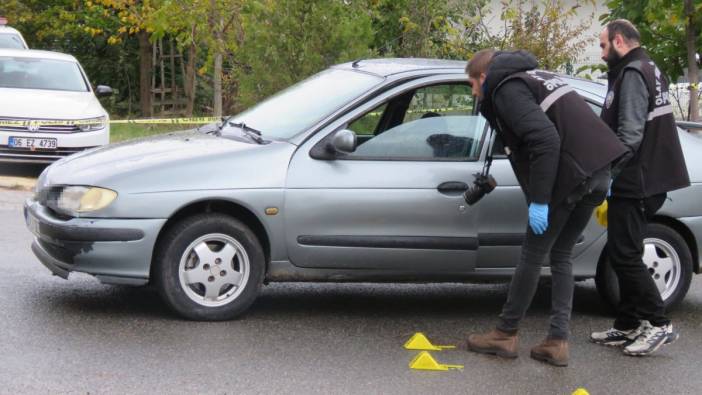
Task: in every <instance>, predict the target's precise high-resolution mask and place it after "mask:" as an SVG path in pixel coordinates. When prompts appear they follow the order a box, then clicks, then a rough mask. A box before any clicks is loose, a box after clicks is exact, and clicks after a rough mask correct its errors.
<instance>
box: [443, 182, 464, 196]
mask: <svg viewBox="0 0 702 395" xmlns="http://www.w3.org/2000/svg"><path fill="white" fill-rule="evenodd" d="M436 189H438V190H439V192H440V193H443V194H445V195H456V194H460V193H463V192H465V191H466V190H467V189H468V184H466V183H465V182H461V181H447V182H443V183H441V184H439V186H438V187H436Z"/></svg>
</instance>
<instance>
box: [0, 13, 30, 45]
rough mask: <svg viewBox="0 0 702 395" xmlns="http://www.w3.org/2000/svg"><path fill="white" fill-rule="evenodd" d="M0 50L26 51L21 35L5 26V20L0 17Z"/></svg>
mask: <svg viewBox="0 0 702 395" xmlns="http://www.w3.org/2000/svg"><path fill="white" fill-rule="evenodd" d="M0 48H11V49H27V48H29V47H27V43H26V42H25V41H24V37H22V34H20V32H18V31H17V30H16V29H13V28H11V27H9V26H7V19H5V18H3V17H1V16H0Z"/></svg>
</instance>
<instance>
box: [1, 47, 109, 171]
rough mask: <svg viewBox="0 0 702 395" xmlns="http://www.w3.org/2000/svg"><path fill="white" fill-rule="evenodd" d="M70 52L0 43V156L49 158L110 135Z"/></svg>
mask: <svg viewBox="0 0 702 395" xmlns="http://www.w3.org/2000/svg"><path fill="white" fill-rule="evenodd" d="M111 94H112V89H111V88H110V87H109V86H103V85H99V86H98V87H97V88H96V89H95V92H93V89H92V88H91V86H90V83H89V82H88V77H87V76H86V75H85V72H84V71H83V68H82V67H81V66H80V64H79V63H78V61H77V60H76V59H75V58H74V57H73V56H70V55H66V54H61V53H57V52H47V51H36V50H27V49H23V50H20V49H0V162H17V161H21V162H31V163H50V162H53V161H55V160H57V159H59V158H61V157H64V156H67V155H70V154H73V153H75V152H78V151H82V150H85V149H87V148H92V147H97V146H100V145H105V144H107V143H109V141H110V127H109V117H108V114H107V112H106V111H105V109H104V108H103V107H102V105H101V104H100V101H99V100H98V99H97V97H96V95H97V96H109V95H111Z"/></svg>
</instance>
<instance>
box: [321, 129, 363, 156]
mask: <svg viewBox="0 0 702 395" xmlns="http://www.w3.org/2000/svg"><path fill="white" fill-rule="evenodd" d="M327 145H328V146H327V150H330V151H331V152H334V153H336V152H341V153H344V154H350V153H351V152H353V151H356V132H354V131H353V130H348V129H342V130H339V131H338V132H335V133H334V135H333V136H332V138H331V141H329V142H328V143H327Z"/></svg>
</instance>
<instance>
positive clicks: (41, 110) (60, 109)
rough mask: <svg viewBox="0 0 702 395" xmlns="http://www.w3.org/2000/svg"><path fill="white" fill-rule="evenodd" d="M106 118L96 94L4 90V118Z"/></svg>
mask: <svg viewBox="0 0 702 395" xmlns="http://www.w3.org/2000/svg"><path fill="white" fill-rule="evenodd" d="M102 115H105V110H103V108H102V106H101V105H100V102H99V101H98V99H97V98H96V97H95V95H93V93H92V92H66V91H53V90H41V89H10V88H0V117H8V118H36V119H82V118H91V117H98V116H102Z"/></svg>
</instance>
